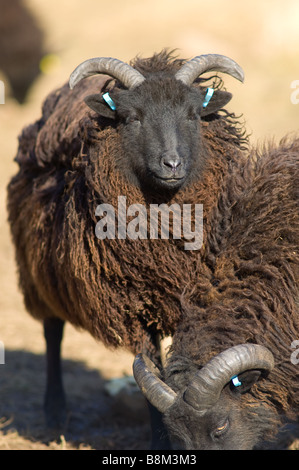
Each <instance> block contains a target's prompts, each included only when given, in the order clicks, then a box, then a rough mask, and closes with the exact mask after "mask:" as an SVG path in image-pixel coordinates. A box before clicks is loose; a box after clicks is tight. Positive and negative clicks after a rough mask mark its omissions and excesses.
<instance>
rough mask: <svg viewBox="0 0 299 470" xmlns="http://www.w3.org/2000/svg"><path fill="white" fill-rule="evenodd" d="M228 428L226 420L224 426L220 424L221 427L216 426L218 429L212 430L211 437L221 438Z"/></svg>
mask: <svg viewBox="0 0 299 470" xmlns="http://www.w3.org/2000/svg"><path fill="white" fill-rule="evenodd" d="M228 428H229V421H228V419H227V420H226V421H225V423H224V424H222V425H221V426H218V428H216V429H215V430H214V432H213V436H214V437H221V436H223V434H225V433H226V432H227V431H228Z"/></svg>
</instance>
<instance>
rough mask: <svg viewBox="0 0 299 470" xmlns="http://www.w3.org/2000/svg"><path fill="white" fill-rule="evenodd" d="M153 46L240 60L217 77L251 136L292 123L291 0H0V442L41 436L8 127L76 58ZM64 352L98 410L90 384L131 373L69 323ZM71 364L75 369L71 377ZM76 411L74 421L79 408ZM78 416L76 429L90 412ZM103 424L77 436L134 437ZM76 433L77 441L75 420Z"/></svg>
mask: <svg viewBox="0 0 299 470" xmlns="http://www.w3.org/2000/svg"><path fill="white" fill-rule="evenodd" d="M164 47H168V48H170V49H177V54H178V56H180V57H183V58H192V57H193V56H195V55H199V54H207V53H218V54H224V55H228V56H229V57H231V58H233V59H234V60H236V61H237V62H238V63H239V64H240V65H241V66H242V67H243V69H244V71H245V82H244V84H241V83H239V82H237V81H236V80H234V79H232V78H230V77H228V76H223V78H224V82H225V86H226V88H227V89H228V90H229V91H230V92H232V93H233V95H234V97H233V100H232V101H231V103H230V104H229V106H228V109H229V110H231V111H234V112H235V113H236V114H242V115H243V119H244V121H245V124H246V127H247V131H248V132H249V133H251V141H252V143H253V144H255V143H256V142H259V141H263V140H264V139H265V138H266V139H268V138H270V139H273V138H274V139H275V140H276V141H278V140H279V139H280V138H281V137H282V136H283V135H285V134H286V133H288V132H294V131H297V130H298V127H299V104H297V105H296V104H295V103H292V101H291V94H292V93H294V89H292V88H291V84H292V83H293V82H294V81H296V80H299V60H298V59H299V2H298V0H263V1H260V0H251V2H250V4H248V2H240V1H236V0H226V1H225V2H224V1H220V0H209V1H203V0H184V1H180V2H179V1H173V0H114V1H113V2H107V1H104V0H84V1H83V0H72V1H71V2H70V1H67V0H51V1H50V0H49V1H45V0H44V1H42V2H41V1H40V0H0V80H2V81H3V82H4V85H5V104H0V167H1V170H0V340H1V341H3V342H4V344H5V349H6V364H5V366H3V365H2V366H1V365H0V449H2V448H43V447H42V446H43V445H46V444H44V443H45V442H48V438H47V437H45V436H44V435H42V431H41V430H42V429H43V425H42V417H41V415H39V414H38V413H37V411H36V410H39V408H40V406H41V402H42V394H43V386H44V367H43V356H42V355H43V352H44V343H43V338H42V330H41V326H40V325H39V324H38V323H36V322H35V321H33V320H32V319H31V317H29V316H28V315H27V314H26V313H25V311H24V307H23V301H22V298H21V296H20V294H19V291H18V288H17V277H16V269H15V264H14V254H13V250H12V245H11V242H10V236H9V231H8V226H7V222H6V219H7V216H6V209H5V205H6V186H7V183H8V181H9V179H10V178H11V176H12V175H13V174H14V173H15V172H16V170H17V167H16V165H15V163H14V162H13V158H14V156H15V153H16V149H17V137H18V135H19V133H20V131H21V129H22V128H23V126H24V125H26V124H29V123H31V122H33V121H34V120H35V119H37V118H38V117H39V116H40V108H41V104H42V102H43V100H44V98H45V96H46V95H47V94H48V93H49V92H50V91H51V90H52V89H53V88H56V87H58V86H60V85H62V84H63V83H64V82H65V81H67V80H68V77H69V75H70V73H71V72H72V70H73V69H74V68H75V67H76V66H77V65H78V64H79V63H80V62H82V61H83V60H85V59H88V58H91V57H95V56H111V57H117V58H119V59H121V60H123V61H129V60H130V59H132V58H134V57H135V56H136V55H140V56H143V57H148V56H150V55H152V54H153V53H154V52H159V51H160V50H161V49H162V48H164ZM298 84H299V82H298ZM297 86H298V85H297ZM297 98H299V92H298V94H297ZM0 103H1V99H0ZM64 357H66V358H67V359H69V362H67V365H66V366H65V367H66V369H67V372H68V371H69V378H68V380H69V384H70V385H69V387H70V389H71V391H73V396H72V400H73V401H74V403H75V404H76V406H77V405H78V403H81V405H82V394H86V400H87V401H88V400H89V406H91V409H92V410H93V412H94V409H93V408H92V406H95V407H96V410H97V412H99V413H100V414H101V410H99V409H98V408H97V406H98V405H97V398H96V397H97V393H99V391H98V388H100V387H101V386H102V385H103V383H104V382H105V381H109V380H110V379H112V378H116V377H120V376H123V375H126V374H131V362H132V357H131V355H130V354H127V353H120V352H118V353H111V352H107V351H106V350H105V349H104V348H103V347H102V346H101V345H95V343H94V341H93V339H91V338H90V337H89V336H88V335H86V334H85V333H83V334H81V333H78V332H77V331H75V330H74V329H73V328H72V327H69V326H68V327H67V333H66V337H65V343H64ZM78 364H79V365H78ZM76 367H77V368H78V367H79V369H76ZM73 369H75V370H76V373H77V374H80V373H81V374H83V376H82V380H81V381H80V380H78V381H77V382H76V383H75V384H74V383H73V382H72V380H73V378H72V377H73V375H72V373H71V372H72V370H73ZM89 372H90V374H89ZM90 395H91V396H92V397H94V405H91V398H90ZM76 400H77V401H76ZM77 408H78V407H77ZM79 408H80V407H79ZM87 414H88V413H87V411H86V409H85V408H83V415H87ZM75 418H76V419H77V421H78V423H79V421H80V419H81V421H82V419H84V418H82V416H81V418H80V417H79V416H75ZM75 418H74V415H73V417H72V419H75ZM81 425H82V427H85V436H86V427H88V426H90V422H88V423H86V422H85V423H83V424H82V422H81ZM78 426H79V424H78ZM93 426H94V428H95V429H97V430H98V429H99V427H100V426H101V425H100V424H99V423H97V424H95V423H93ZM79 427H80V426H79ZM105 429H106V428H105ZM122 429H123V428H122ZM105 432H106V441H104V442H103V441H101V442H100V443H99V442H98V443H97V444H94V443H93V441H92V439H91V440H90V442H89V443H88V445H90V446H91V447H92V448H93V447H97V448H109V449H110V448H111V449H112V448H122V446H123V448H128V447H126V446H131V447H132V448H134V446H135V447H136V446H137V447H138V445H139V444H138V443H136V442H135V441H134V437H132V439H131V441H130V443H129V444H128V442H125V443H124V442H123V441H122V440H118V437H115V436H119V435H118V434H117V428H115V429H113V430H112V431H111V429H110V431H107V429H106V430H104V434H105ZM109 432H110V434H109ZM147 432H148V431H147V430H145V431H144V433H145V434H144V435H143V436H144V438H145V440H146V439H147V434H146V433H147ZM111 433H112V434H111ZM113 433H114V434H113ZM91 434H92V433H91ZM102 434H103V433H102ZM120 434H121V433H120ZM32 436H34V437H32ZM78 436H79V437H78ZM78 436H77V437H78V440H79V442H80V433H79V431H78ZM107 436H108V437H107ZM111 436H112V437H111ZM113 436H114V437H113ZM132 436H134V433H133V434H132ZM55 442H56V441H55ZM70 442H72V443H70ZM74 442H75V439H74V437H73V436H72V438H71V441H67V440H65V438H63V439H62V440H61V442H60V446H62V447H63V448H70V447H71V446H75V444H74ZM134 442H135V443H134ZM47 445H48V444H47ZM55 445H56V444H52V447H53V448H56V447H55ZM76 445H77V444H76ZM75 447H76V446H75ZM77 447H78V445H77Z"/></svg>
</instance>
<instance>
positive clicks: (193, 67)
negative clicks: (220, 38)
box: [175, 54, 244, 85]
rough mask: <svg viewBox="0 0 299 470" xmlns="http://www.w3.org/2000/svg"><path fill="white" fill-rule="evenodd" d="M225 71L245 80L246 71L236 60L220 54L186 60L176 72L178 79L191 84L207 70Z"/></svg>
mask: <svg viewBox="0 0 299 470" xmlns="http://www.w3.org/2000/svg"><path fill="white" fill-rule="evenodd" d="M212 71H214V72H223V73H227V74H228V75H231V76H232V77H234V78H236V79H237V80H240V81H241V82H243V81H244V72H243V70H242V68H241V67H240V65H238V64H237V62H235V61H234V60H232V59H230V58H229V57H226V56H224V55H220V54H205V55H199V56H197V57H194V58H193V59H191V60H189V61H188V62H186V63H185V64H184V65H183V66H182V67H181V68H180V70H179V71H178V72H177V73H176V75H175V77H176V79H177V80H181V81H182V82H183V83H185V84H186V85H191V84H192V83H193V82H194V80H195V79H196V78H197V77H199V76H200V75H202V74H203V73H205V72H212Z"/></svg>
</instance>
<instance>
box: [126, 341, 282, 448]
mask: <svg viewBox="0 0 299 470" xmlns="http://www.w3.org/2000/svg"><path fill="white" fill-rule="evenodd" d="M173 366H174V367H173ZM173 366H172V374H175V375H176V378H175V379H174V380H172V383H173V384H176V388H178V390H176V391H174V390H173V388H171V387H169V385H167V384H166V383H165V382H163V381H162V379H161V378H160V372H159V370H158V369H157V368H156V367H155V365H154V364H153V363H152V362H151V361H150V359H149V358H148V357H146V356H144V355H141V354H139V355H137V356H136V359H135V361H134V367H133V369H134V376H135V379H136V381H137V383H138V385H139V387H140V389H141V390H142V392H143V394H144V395H145V397H146V398H147V399H148V401H149V402H150V403H151V404H152V405H153V406H154V407H155V408H156V409H157V410H158V411H159V412H161V413H162V415H163V420H164V423H165V425H166V427H167V430H168V432H169V435H170V438H171V441H172V443H173V444H174V447H175V448H183V449H218V450H221V449H223V450H224V449H242V450H243V449H252V448H253V447H254V446H255V444H256V442H257V440H259V439H261V438H262V437H263V433H264V434H265V433H266V432H268V431H269V425H270V422H272V418H273V417H272V416H270V414H269V411H268V410H267V409H266V408H265V407H264V406H263V404H262V403H260V404H258V405H257V406H256V404H253V403H249V402H248V403H247V406H246V396H245V395H246V392H248V391H249V390H250V388H251V387H252V386H253V385H254V383H256V382H257V381H258V380H259V379H260V378H261V379H262V378H265V377H266V376H267V374H268V373H269V372H270V371H271V370H272V369H273V367H274V359H273V355H272V353H271V352H270V351H269V350H268V349H267V348H265V347H263V346H260V345H255V344H241V345H238V346H235V347H232V348H229V349H227V350H225V351H223V352H222V353H220V354H218V355H217V356H215V357H214V358H212V359H211V360H210V361H209V362H208V363H207V364H206V365H205V366H204V367H202V368H201V369H199V370H198V371H197V372H196V373H195V375H194V374H193V375H192V376H191V377H190V378H189V379H190V380H189V384H187V386H186V370H183V371H182V370H179V369H180V367H177V370H175V362H174V365H173ZM183 375H185V377H184V378H183ZM232 379H233V381H232ZM244 398H245V407H244ZM241 400H243V406H242V405H241V403H240V402H241ZM253 405H255V406H253ZM257 429H258V430H259V433H258V434H259V435H258V436H257Z"/></svg>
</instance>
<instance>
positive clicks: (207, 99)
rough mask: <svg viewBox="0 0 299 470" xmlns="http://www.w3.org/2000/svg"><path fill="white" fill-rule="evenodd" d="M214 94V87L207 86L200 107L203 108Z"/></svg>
mask: <svg viewBox="0 0 299 470" xmlns="http://www.w3.org/2000/svg"><path fill="white" fill-rule="evenodd" d="M213 94H214V89H213V88H207V92H206V95H205V98H204V100H203V103H202V107H203V108H206V107H207V106H208V104H209V102H210V99H211V98H212V96H213Z"/></svg>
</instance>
